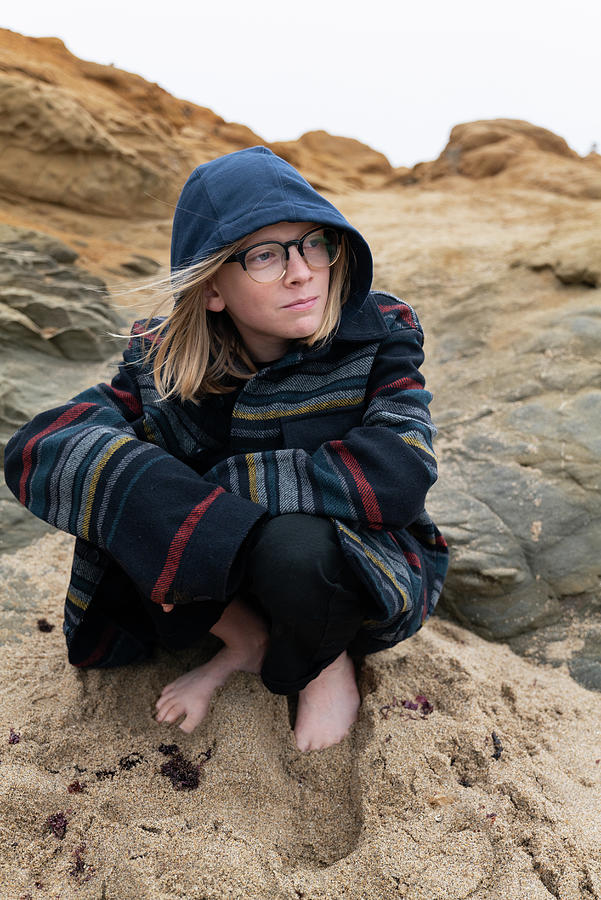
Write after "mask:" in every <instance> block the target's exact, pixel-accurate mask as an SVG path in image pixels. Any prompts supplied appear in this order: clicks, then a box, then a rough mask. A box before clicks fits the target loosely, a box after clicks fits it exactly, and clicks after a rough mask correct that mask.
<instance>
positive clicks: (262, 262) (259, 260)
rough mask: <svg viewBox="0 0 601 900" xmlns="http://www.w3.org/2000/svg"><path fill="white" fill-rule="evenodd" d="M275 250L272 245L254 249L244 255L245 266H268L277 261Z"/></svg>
mask: <svg viewBox="0 0 601 900" xmlns="http://www.w3.org/2000/svg"><path fill="white" fill-rule="evenodd" d="M277 253H278V251H277V248H276V247H274V246H273V245H265V246H262V247H254V248H253V249H252V250H250V251H249V252H248V253H247V254H246V265H247V266H268V265H269V264H270V263H272V262H274V260H276V259H277Z"/></svg>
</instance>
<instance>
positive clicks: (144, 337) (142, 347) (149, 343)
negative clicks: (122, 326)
mask: <svg viewBox="0 0 601 900" xmlns="http://www.w3.org/2000/svg"><path fill="white" fill-rule="evenodd" d="M165 318H166V316H155V317H154V318H152V319H150V320H148V319H137V320H136V321H135V322H134V324H133V325H132V326H131V329H130V333H129V342H128V344H127V350H126V355H127V357H128V360H129V361H132V362H133V361H137V360H139V359H141V358H142V357H143V356H144V355H145V354H146V353H147V352H148V351H149V350H150V348H152V349H153V350H156V349H157V348H158V347H160V345H161V343H162V341H163V338H164V337H165V334H166V329H163V330H162V331H160V332H159V333H158V334H157V333H156V332H155V331H154V329H156V328H158V327H159V326H160V325H162V324H163V322H164V321H165ZM149 331H150V332H151V333H150V334H148V332H149Z"/></svg>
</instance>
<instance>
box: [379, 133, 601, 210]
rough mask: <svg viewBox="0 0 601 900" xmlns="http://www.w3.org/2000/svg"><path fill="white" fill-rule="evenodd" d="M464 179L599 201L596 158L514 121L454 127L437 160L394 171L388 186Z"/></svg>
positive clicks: (600, 176)
mask: <svg viewBox="0 0 601 900" xmlns="http://www.w3.org/2000/svg"><path fill="white" fill-rule="evenodd" d="M457 176H460V177H463V178H467V179H470V180H481V179H491V180H493V179H494V183H495V184H496V185H499V186H501V185H502V186H504V187H506V188H507V187H515V186H523V187H528V188H535V189H537V190H543V191H550V192H553V193H557V194H565V195H566V196H569V197H582V198H586V199H592V200H599V199H601V166H600V165H599V156H598V154H596V153H590V154H589V155H588V156H586V157H585V158H584V159H582V158H580V157H579V156H578V154H577V153H575V151H574V150H571V149H570V147H569V146H568V144H567V143H566V141H565V140H564V139H563V138H562V137H559V136H558V135H556V134H553V132H551V131H548V130H547V129H546V128H539V127H538V126H536V125H532V124H531V123H530V122H523V121H521V120H519V119H490V120H484V121H478V122H467V123H464V124H462V125H456V126H455V127H454V128H453V129H452V131H451V134H450V137H449V141H448V143H447V145H446V147H445V149H444V150H443V151H442V153H441V155H440V156H439V157H438V159H436V160H434V161H433V162H423V163H418V164H417V165H415V166H414V167H413V168H412V169H411V170H410V171H407V169H405V168H402V169H397V170H396V171H395V172H394V173H393V174H392V175H391V177H390V178H389V179H388V184H389V185H393V184H401V185H407V184H416V183H422V182H423V183H425V184H427V183H430V182H433V181H439V180H441V179H449V178H453V177H457Z"/></svg>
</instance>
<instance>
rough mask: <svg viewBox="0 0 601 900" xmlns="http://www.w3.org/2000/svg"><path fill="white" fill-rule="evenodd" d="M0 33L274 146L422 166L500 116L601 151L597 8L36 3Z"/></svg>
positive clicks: (561, 2) (436, 1) (352, 1)
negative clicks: (350, 149)
mask: <svg viewBox="0 0 601 900" xmlns="http://www.w3.org/2000/svg"><path fill="white" fill-rule="evenodd" d="M0 25H1V26H2V27H5V28H10V29H12V30H13V31H19V32H21V33H23V34H27V35H31V36H35V37H39V36H48V35H52V36H56V37H60V38H61V39H62V40H63V41H64V42H65V44H66V45H67V47H68V49H69V50H70V51H71V52H72V53H74V54H75V55H76V56H80V57H82V58H84V59H89V60H95V61H97V62H101V63H114V64H115V65H116V66H118V67H119V68H122V69H126V70H128V71H130V72H137V73H138V74H140V75H143V76H144V78H146V79H148V80H149V81H156V82H158V83H159V84H160V85H161V86H162V87H164V88H165V89H166V90H168V91H169V92H170V93H172V94H175V95H176V96H178V97H181V98H185V99H188V100H192V101H193V102H195V103H198V104H199V105H201V106H207V107H209V108H210V109H212V110H213V111H214V112H216V113H218V114H219V115H220V116H223V118H224V119H227V120H228V121H233V122H242V123H244V124H245V125H248V126H249V127H250V128H252V129H253V131H255V132H256V133H257V134H259V135H260V136H261V137H263V138H264V139H265V140H267V141H275V140H293V139H295V138H297V137H299V136H300V135H301V134H302V133H303V132H305V131H312V130H315V129H319V128H323V129H325V130H326V131H329V132H330V133H332V134H340V135H345V136H347V137H355V138H358V139H359V140H361V141H364V142H365V143H367V144H370V145H371V146H372V147H374V148H376V149H377V150H381V151H382V152H383V153H385V154H386V155H387V156H388V158H389V159H390V161H391V163H392V164H393V165H396V166H399V165H413V164H414V163H415V162H419V161H421V160H427V159H434V158H435V157H436V156H438V154H439V153H440V151H441V150H442V148H443V147H444V145H445V144H446V142H447V138H448V134H449V131H450V129H451V128H452V126H453V125H456V124H458V123H460V122H469V121H473V120H475V119H491V118H501V117H502V118H514V119H526V120H528V121H530V122H533V123H534V124H536V125H542V126H543V127H545V128H549V129H550V130H551V131H554V132H556V133H557V134H560V135H561V136H562V137H564V138H565V139H566V140H567V141H568V143H569V144H570V146H571V147H573V149H574V150H576V151H577V152H578V153H580V154H586V153H588V151H589V150H590V148H591V145H592V143H593V142H596V143H597V144H598V145H599V146H600V147H601V97H600V90H599V88H600V80H601V79H600V72H601V66H600V55H599V46H600V38H601V3H599V0H571V2H565V0H504V2H503V3H492V2H488V0H411V2H409V0H396V2H395V0H361V2H357V0H347V2H340V0H330V2H328V0H300V2H299V0H295V2H290V0H263V2H259V0H256V2H254V3H253V2H252V0H246V2H242V0H229V2H228V0H211V2H206V0H166V2H165V0H164V2H162V3H159V2H156V0H146V2H145V3H142V2H140V0H102V2H98V0H86V2H82V0H77V2H74V0H50V2H49V0H27V2H23V3H22V4H19V5H17V4H10V6H9V4H4V10H3V12H2V15H1V16H0Z"/></svg>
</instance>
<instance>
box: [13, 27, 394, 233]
mask: <svg viewBox="0 0 601 900" xmlns="http://www.w3.org/2000/svg"><path fill="white" fill-rule="evenodd" d="M265 143H266V142H265V141H264V140H263V139H262V138H261V137H259V135H257V134H255V133H254V132H253V131H251V130H250V129H249V128H247V127H246V126H244V125H240V124H237V123H231V122H225V121H224V120H223V119H222V118H221V117H220V116H217V115H215V113H213V112H212V111H211V110H209V109H206V108H204V107H200V106H196V105H195V104H193V103H190V102H188V101H184V100H178V99H177V98H175V97H172V96H170V95H169V94H168V93H167V92H166V91H164V90H162V89H161V88H160V87H159V86H158V85H157V84H152V83H149V82H147V81H145V80H144V79H143V78H141V77H140V76H138V75H134V74H132V73H130V72H123V71H121V70H120V69H117V68H115V67H114V66H103V65H99V64H98V63H92V62H87V61H85V60H80V59H78V58H77V57H76V56H73V54H71V53H69V51H68V50H67V49H66V48H65V46H64V44H63V43H62V41H60V40H58V39H56V38H54V39H52V40H47V39H36V38H28V37H25V36H23V35H19V34H16V33H14V32H10V31H7V30H4V29H0V194H2V195H4V196H5V197H8V198H11V199H14V198H23V199H27V200H33V201H42V202H45V203H51V204H57V205H59V206H64V207H67V208H69V209H71V210H79V211H82V212H84V213H86V214H90V213H96V214H100V215H104V216H116V217H120V218H125V219H134V218H138V217H152V218H160V217H165V215H166V211H168V210H170V209H172V208H173V206H174V204H175V202H176V201H177V197H178V195H179V191H180V190H181V186H182V184H183V183H184V181H185V179H186V178H187V176H188V175H189V173H190V172H191V171H192V169H193V168H194V167H195V166H197V165H198V164H199V163H203V162H206V161H208V160H209V159H213V158H214V157H216V156H220V155H221V154H224V153H230V152H232V151H234V150H239V149H242V148H243V147H252V146H255V145H257V144H265ZM268 146H269V145H268ZM273 147H274V149H275V150H276V152H277V151H278V149H279V150H281V152H282V153H283V155H285V156H286V158H290V159H291V161H295V163H296V164H298V165H299V167H300V169H301V171H303V173H304V174H305V175H306V176H307V177H308V178H309V179H310V180H311V181H315V182H316V183H318V184H319V185H320V186H321V187H323V188H326V189H330V190H334V189H344V188H348V187H349V186H352V187H375V186H381V184H383V182H384V177H383V176H388V175H389V174H390V173H391V172H392V169H391V167H390V164H389V163H388V161H387V160H386V158H385V157H384V156H383V155H382V154H381V153H377V152H376V151H374V150H372V149H371V148H369V147H367V146H366V145H365V144H361V143H360V142H359V141H353V140H350V139H347V138H338V137H333V136H331V135H329V134H327V133H326V132H310V133H309V134H306V135H303V137H302V138H301V139H300V140H299V141H292V142H285V143H282V144H274V145H273Z"/></svg>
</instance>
